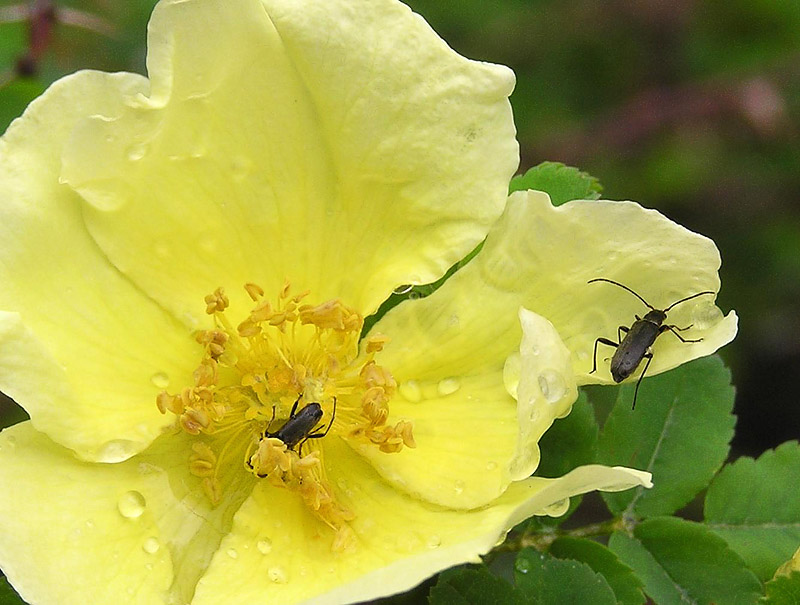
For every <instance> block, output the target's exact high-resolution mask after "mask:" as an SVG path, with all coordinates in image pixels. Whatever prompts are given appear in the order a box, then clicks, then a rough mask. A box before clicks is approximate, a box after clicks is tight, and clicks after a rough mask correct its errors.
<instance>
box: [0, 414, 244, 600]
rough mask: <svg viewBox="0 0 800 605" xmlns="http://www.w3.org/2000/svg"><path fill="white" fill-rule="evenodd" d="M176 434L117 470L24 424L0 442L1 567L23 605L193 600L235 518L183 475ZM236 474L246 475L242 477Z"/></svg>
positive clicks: (236, 497)
mask: <svg viewBox="0 0 800 605" xmlns="http://www.w3.org/2000/svg"><path fill="white" fill-rule="evenodd" d="M188 448H189V438H188V437H186V436H183V435H178V436H172V435H170V436H167V437H165V438H162V439H159V440H157V441H156V442H155V444H154V445H153V446H152V447H151V448H150V449H148V450H147V451H146V452H145V453H144V454H142V455H140V456H137V457H136V458H134V459H131V460H128V461H126V462H122V463H119V464H92V463H86V462H81V461H78V460H76V459H75V458H74V457H73V456H72V455H70V452H69V450H67V449H65V448H62V447H60V446H58V445H56V444H55V443H53V442H52V441H50V440H49V439H48V438H47V437H46V436H44V435H43V434H42V433H39V432H37V431H36V430H34V429H33V427H32V425H31V423H29V422H24V423H21V424H18V425H16V426H14V427H12V428H10V429H6V430H4V431H3V432H2V433H0V484H2V485H5V486H13V487H12V488H11V489H4V490H1V491H0V533H2V536H3V539H2V541H0V567H1V568H2V569H3V571H4V573H5V574H6V576H7V577H8V579H9V581H10V582H11V584H12V585H13V586H14V587H15V588H16V589H17V591H18V592H19V593H20V595H21V596H22V597H23V598H24V599H25V600H26V601H28V602H31V603H59V604H63V605H71V604H76V605H84V604H85V603H117V602H136V603H159V604H163V603H164V602H165V601H166V600H167V598H166V597H167V595H169V596H170V598H172V601H171V602H179V603H186V602H189V601H190V600H191V597H192V593H193V591H194V587H195V584H196V582H197V579H198V578H199V577H200V574H201V573H202V571H203V570H204V569H205V568H206V566H207V565H208V563H209V561H210V559H211V555H212V554H213V552H214V551H215V550H216V548H217V546H218V545H219V542H220V540H221V537H222V536H223V535H224V534H225V533H227V531H228V529H229V528H230V524H231V519H232V517H233V513H234V512H235V510H236V509H237V508H238V506H239V505H240V503H241V501H242V500H243V499H244V497H245V495H246V494H247V493H249V489H248V488H247V483H243V484H240V485H231V486H228V488H229V489H227V490H226V491H225V492H223V493H224V494H226V495H227V496H226V497H225V499H223V501H222V502H221V503H220V505H219V506H217V507H216V508H212V507H211V506H209V504H208V502H207V500H206V497H205V495H204V494H203V492H202V488H201V487H200V485H199V483H200V480H199V479H197V478H196V477H193V476H191V475H190V474H189V472H188V465H187V464H186V451H187V450H188ZM242 475H244V473H242Z"/></svg>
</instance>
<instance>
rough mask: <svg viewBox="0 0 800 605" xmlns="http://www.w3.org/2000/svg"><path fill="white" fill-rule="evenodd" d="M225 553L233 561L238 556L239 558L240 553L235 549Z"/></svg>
mask: <svg viewBox="0 0 800 605" xmlns="http://www.w3.org/2000/svg"><path fill="white" fill-rule="evenodd" d="M225 553H226V554H227V555H228V556H229V557H230V558H231V559H235V558H236V557H238V556H239V553H238V552H236V549H235V548H229V549H228V550H226V551H225Z"/></svg>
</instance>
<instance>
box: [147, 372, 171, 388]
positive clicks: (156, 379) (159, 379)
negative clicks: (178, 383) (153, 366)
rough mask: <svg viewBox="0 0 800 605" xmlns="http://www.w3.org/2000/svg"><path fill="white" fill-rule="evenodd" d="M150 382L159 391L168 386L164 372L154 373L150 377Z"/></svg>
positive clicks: (167, 378)
mask: <svg viewBox="0 0 800 605" xmlns="http://www.w3.org/2000/svg"><path fill="white" fill-rule="evenodd" d="M150 382H152V383H153V385H155V386H156V387H158V388H159V389H166V388H167V387H168V386H169V376H167V375H166V374H165V373H164V372H156V373H155V374H153V375H152V376H151V377H150Z"/></svg>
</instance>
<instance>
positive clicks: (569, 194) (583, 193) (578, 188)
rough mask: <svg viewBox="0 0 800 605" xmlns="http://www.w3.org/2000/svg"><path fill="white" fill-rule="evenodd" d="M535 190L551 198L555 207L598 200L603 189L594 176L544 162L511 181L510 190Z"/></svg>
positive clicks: (555, 163)
mask: <svg viewBox="0 0 800 605" xmlns="http://www.w3.org/2000/svg"><path fill="white" fill-rule="evenodd" d="M526 189H535V190H537V191H544V192H545V193H547V194H548V195H549V196H550V200H551V201H552V202H553V206H560V205H561V204H563V203H564V202H569V201H570V200H596V199H599V197H600V192H601V191H603V187H602V186H601V185H600V181H598V180H597V179H596V178H594V177H593V176H591V175H589V174H587V173H586V172H581V171H580V170H578V169H577V168H573V167H571V166H565V165H564V164H560V163H559V162H542V163H541V164H539V165H538V166H534V167H533V168H531V169H530V170H528V172H526V173H525V174H524V175H521V176H515V177H514V178H513V179H511V185H510V187H509V190H510V192H511V193H513V192H514V191H524V190H526Z"/></svg>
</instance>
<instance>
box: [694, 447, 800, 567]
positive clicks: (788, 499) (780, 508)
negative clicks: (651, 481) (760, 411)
mask: <svg viewBox="0 0 800 605" xmlns="http://www.w3.org/2000/svg"><path fill="white" fill-rule="evenodd" d="M704 515H705V521H706V524H707V525H708V526H709V527H710V528H711V529H712V530H713V531H714V533H716V534H717V535H719V536H721V537H722V538H724V539H725V541H726V542H727V543H728V544H729V545H730V547H731V548H732V549H733V550H735V551H736V552H737V553H739V555H740V556H741V557H742V558H743V559H744V560H745V561H746V562H747V564H748V565H749V566H750V568H751V569H752V570H753V571H754V572H755V573H756V575H757V576H758V577H759V578H760V579H761V580H767V579H769V578H771V577H772V574H774V573H775V570H776V569H777V568H778V566H779V565H781V564H782V563H783V562H784V561H786V560H787V559H789V558H791V556H792V554H793V553H794V552H795V550H797V547H798V546H800V445H798V443H797V442H795V441H790V442H788V443H784V444H783V445H781V446H779V447H778V448H777V449H775V450H768V451H766V452H764V453H763V454H762V455H761V457H760V458H759V459H758V460H753V459H752V458H747V457H743V458H739V459H738V460H737V461H736V462H734V463H733V464H730V465H728V466H726V467H725V468H724V469H722V472H720V474H719V475H717V477H716V478H715V479H714V481H713V482H712V483H711V487H709V489H708V494H706V501H705V508H704Z"/></svg>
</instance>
